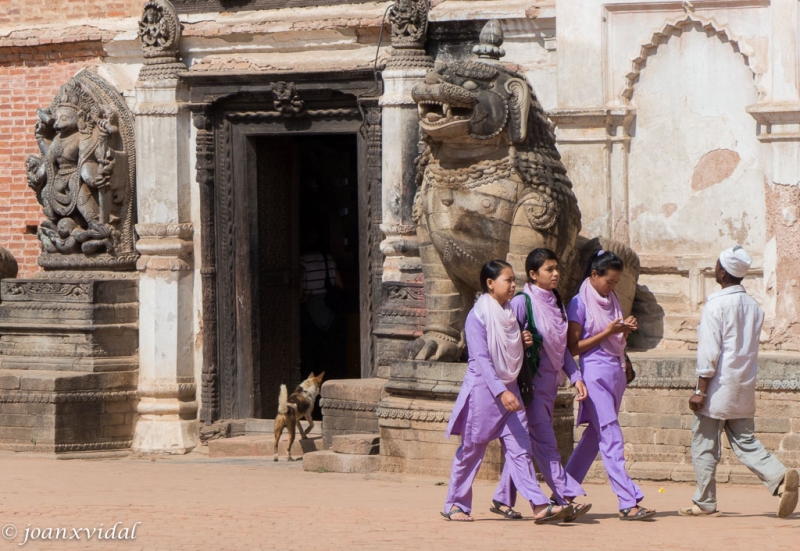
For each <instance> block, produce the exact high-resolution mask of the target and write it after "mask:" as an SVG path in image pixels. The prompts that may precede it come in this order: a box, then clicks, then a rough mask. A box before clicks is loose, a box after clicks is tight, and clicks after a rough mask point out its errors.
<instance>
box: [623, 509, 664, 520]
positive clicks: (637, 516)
mask: <svg viewBox="0 0 800 551" xmlns="http://www.w3.org/2000/svg"><path fill="white" fill-rule="evenodd" d="M631 509H633V507H628V508H627V509H620V510H619V512H620V513H622V516H621V517H619V520H645V519H648V518H651V517H653V516H655V514H656V512H655V511H654V510H652V509H645V508H644V507H639V510H638V511H636V513H634V515H633V516H629V515H630V512H631Z"/></svg>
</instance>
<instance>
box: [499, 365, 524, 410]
mask: <svg viewBox="0 0 800 551" xmlns="http://www.w3.org/2000/svg"><path fill="white" fill-rule="evenodd" d="M523 369H524V368H523ZM500 401H501V402H503V407H504V408H506V411H511V412H514V411H520V410H521V409H522V406H521V405H519V400H517V397H516V396H514V393H513V392H511V391H510V390H504V391H503V393H502V394H501V395H500Z"/></svg>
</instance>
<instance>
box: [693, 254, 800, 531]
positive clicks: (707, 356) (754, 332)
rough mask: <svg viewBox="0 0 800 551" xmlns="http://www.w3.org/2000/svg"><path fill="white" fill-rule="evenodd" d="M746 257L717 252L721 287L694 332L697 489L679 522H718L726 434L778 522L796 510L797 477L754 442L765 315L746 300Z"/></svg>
mask: <svg viewBox="0 0 800 551" xmlns="http://www.w3.org/2000/svg"><path fill="white" fill-rule="evenodd" d="M750 263H751V258H750V255H748V254H747V252H746V251H745V250H744V249H743V248H742V247H741V246H740V245H736V246H734V247H731V248H730V249H726V250H724V251H722V253H721V254H720V255H719V259H718V260H717V264H716V266H715V268H714V277H715V279H716V282H717V283H718V284H719V285H720V287H722V289H721V290H720V291H717V292H716V293H714V294H712V295H710V296H709V297H708V299H707V301H706V305H705V307H704V308H703V315H702V317H701V319H700V326H699V327H698V329H697V377H698V379H697V387H696V389H695V392H694V395H692V397H691V398H690V399H689V408H690V409H691V410H692V411H693V412H694V420H693V421H692V464H693V465H694V472H695V478H696V480H697V490H696V491H695V493H694V496H693V497H692V501H693V502H694V503H693V505H692V506H691V507H686V508H683V509H680V510H679V511H678V513H679V514H680V515H681V516H719V515H720V512H719V511H718V510H717V481H716V472H717V464H718V463H719V460H720V454H721V451H722V449H721V448H722V446H721V442H720V441H721V434H722V431H725V434H726V435H727V436H728V441H729V442H730V444H731V448H732V449H733V451H734V453H736V456H737V457H738V458H739V461H741V462H742V463H743V464H744V465H745V466H746V467H747V468H748V469H750V470H751V471H752V472H753V473H755V474H756V476H758V478H759V479H761V481H762V482H763V483H764V485H765V486H766V487H767V488H769V491H770V492H771V493H772V495H774V496H780V503H779V505H778V517H781V518H784V517H787V516H789V515H791V514H792V513H793V512H794V510H795V507H797V486H798V473H797V471H796V470H794V469H789V470H787V469H786V467H784V466H783V464H782V463H781V462H780V461H779V460H778V458H777V457H775V456H774V455H772V454H771V453H769V452H768V451H767V450H766V449H764V446H763V445H762V444H761V442H760V441H759V440H758V439H757V438H756V437H755V434H754V430H755V426H754V421H753V418H754V416H755V411H756V372H757V370H758V340H759V336H760V334H761V325H762V323H763V321H764V311H763V310H762V309H761V307H760V306H759V305H758V304H757V303H756V301H755V300H753V299H752V298H751V297H750V296H748V294H747V292H746V291H745V289H744V287H742V284H741V283H742V279H743V278H744V276H745V275H747V271H748V270H749V269H750Z"/></svg>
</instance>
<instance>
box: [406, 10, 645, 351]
mask: <svg viewBox="0 0 800 551" xmlns="http://www.w3.org/2000/svg"><path fill="white" fill-rule="evenodd" d="M502 41H503V40H502V30H501V28H500V24H499V22H498V21H490V22H489V23H487V25H486V26H485V27H484V29H483V31H482V33H481V44H479V45H477V46H476V47H475V48H474V49H473V52H474V53H475V54H477V55H478V58H477V59H473V60H466V61H456V62H451V63H441V62H437V64H436V66H435V68H434V70H433V71H431V72H429V73H428V74H427V76H426V77H425V82H424V83H422V84H419V85H417V86H416V87H414V89H413V91H412V97H413V99H414V101H415V102H416V103H417V105H418V110H419V126H420V129H421V130H422V133H423V135H424V140H425V142H426V143H427V147H426V148H425V150H424V152H423V154H422V155H421V157H420V159H419V161H418V174H417V186H418V189H417V195H416V198H415V202H414V216H415V218H416V219H417V222H418V228H417V237H418V239H419V248H420V256H421V259H422V271H423V275H424V278H425V293H426V297H425V300H426V311H427V325H426V327H425V329H424V332H423V336H422V337H420V338H419V339H417V340H416V341H415V342H414V343H412V345H411V349H410V353H411V356H412V357H416V359H432V360H440V361H456V360H458V359H459V358H460V356H461V354H462V352H463V349H464V341H463V335H462V334H463V327H464V320H465V319H466V315H467V313H468V312H469V309H470V308H471V307H472V305H473V303H474V300H475V294H476V292H478V291H480V288H479V277H478V274H479V273H480V269H481V266H482V265H483V264H484V263H485V262H487V261H488V260H491V259H496V258H502V259H506V260H507V261H508V262H509V263H510V264H511V265H512V266H513V267H514V270H515V272H516V274H517V279H518V281H525V279H526V278H525V268H524V264H525V257H526V255H527V254H528V252H530V251H531V250H532V249H534V248H536V247H548V248H550V249H552V250H554V251H555V252H556V253H557V254H558V256H559V258H560V259H561V268H562V278H561V284H560V291H561V292H562V294H563V295H565V297H566V298H568V297H570V296H571V295H572V294H573V292H574V289H575V287H576V286H577V284H578V283H579V279H580V277H581V274H580V269H581V267H580V265H581V264H582V260H583V259H584V258H585V257H586V256H587V254H586V253H587V250H588V249H589V248H591V247H594V250H595V251H596V250H598V249H599V248H600V247H603V248H605V249H607V250H614V252H617V253H618V254H620V255H621V256H622V257H623V259H624V260H626V265H628V266H629V267H630V269H628V270H627V271H626V274H625V278H626V279H625V281H624V282H623V283H622V284H621V285H620V287H619V293H620V298H621V301H623V302H624V304H623V307H625V306H627V311H630V306H631V303H632V298H633V293H634V292H635V280H636V277H637V275H638V274H637V270H638V258H637V257H636V255H635V253H633V251H631V250H630V249H629V248H627V247H626V246H624V245H622V244H619V243H613V242H612V241H611V240H607V239H604V240H602V242H600V243H598V240H592V241H590V242H587V240H586V239H583V238H579V237H578V233H579V232H580V229H581V214H580V211H579V210H578V202H577V199H576V197H575V194H574V193H573V191H572V183H571V182H570V180H569V178H568V177H567V173H566V168H565V167H564V165H563V164H562V162H561V157H560V155H559V153H558V150H557V149H556V145H555V136H554V134H553V130H552V125H551V123H550V120H549V119H548V117H547V115H546V113H545V112H544V110H543V109H542V106H541V105H540V104H539V101H538V100H537V98H536V96H535V94H534V93H533V90H532V89H531V87H530V86H529V85H528V83H527V81H526V80H525V77H524V76H522V75H521V74H519V73H516V72H514V71H511V70H509V69H507V68H505V67H504V66H503V65H502V64H501V63H500V62H499V61H498V59H499V58H500V57H501V56H502V55H504V52H503V50H502V49H501V48H500V45H501V44H502Z"/></svg>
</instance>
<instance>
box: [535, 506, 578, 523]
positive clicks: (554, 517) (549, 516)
mask: <svg viewBox="0 0 800 551" xmlns="http://www.w3.org/2000/svg"><path fill="white" fill-rule="evenodd" d="M553 507H558V505H556V504H555V503H551V504H550V505H548V506H547V513H546V514H545V516H543V517H542V518H535V519H533V522H534V523H536V524H544V523H546V522H558V521H560V520H561V519H564V518H567V517H568V516H570V515H571V514H572V511H573V509H572V505H564V507H563V509H561V510H560V511H559V512H557V513H555V514H553Z"/></svg>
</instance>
